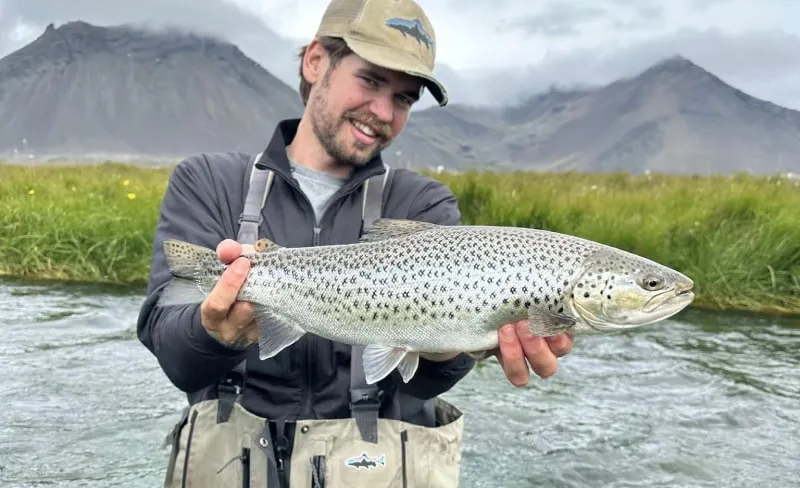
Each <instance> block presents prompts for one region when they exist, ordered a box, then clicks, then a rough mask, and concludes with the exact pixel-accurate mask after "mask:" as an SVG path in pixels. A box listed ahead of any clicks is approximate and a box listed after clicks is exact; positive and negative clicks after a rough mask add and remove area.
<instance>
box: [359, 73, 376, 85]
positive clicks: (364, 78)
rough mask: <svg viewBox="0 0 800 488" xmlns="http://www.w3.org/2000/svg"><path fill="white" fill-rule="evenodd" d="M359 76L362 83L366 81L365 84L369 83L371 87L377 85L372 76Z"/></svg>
mask: <svg viewBox="0 0 800 488" xmlns="http://www.w3.org/2000/svg"><path fill="white" fill-rule="evenodd" d="M359 78H361V81H363V82H364V83H366V84H367V85H369V86H370V87H372V88H375V87H377V86H378V82H377V81H375V80H373V79H372V78H369V77H367V76H359Z"/></svg>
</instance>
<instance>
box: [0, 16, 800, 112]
mask: <svg viewBox="0 0 800 488" xmlns="http://www.w3.org/2000/svg"><path fill="white" fill-rule="evenodd" d="M419 3H420V4H421V5H422V6H423V7H425V8H426V10H427V12H428V14H429V16H430V17H431V20H432V21H433V23H434V27H435V29H436V34H437V40H438V53H439V61H440V62H441V63H442V68H441V71H442V72H443V74H444V75H447V76H446V78H445V79H446V80H448V81H449V80H453V81H452V83H451V85H450V86H449V88H450V91H451V95H452V99H453V101H455V102H458V101H466V102H480V103H484V102H487V101H491V100H493V99H497V97H498V96H500V95H498V94H496V93H495V92H494V91H493V90H496V89H497V88H498V87H503V88H504V89H506V90H508V96H510V97H519V96H525V95H527V94H530V93H535V92H536V91H539V90H543V89H546V87H548V86H549V85H551V84H559V85H565V86H570V85H574V84H598V83H607V82H610V81H613V80H614V79H617V78H619V77H622V76H630V75H634V74H636V73H637V72H639V71H641V70H643V69H646V68H647V67H648V66H649V65H651V64H653V63H655V62H657V61H658V60H659V59H661V58H663V57H666V56H670V55H673V54H682V55H684V56H686V57H688V58H689V59H691V60H692V61H694V62H695V63H697V64H699V65H701V66H702V67H704V68H706V69H708V70H709V71H711V72H713V73H714V74H716V75H717V76H719V77H721V78H722V79H723V80H724V81H726V82H728V83H730V84H732V85H734V86H735V87H737V88H739V89H742V90H744V91H746V92H748V93H749V94H751V95H753V96H757V97H759V98H762V99H765V100H769V101H772V102H774V103H778V104H780V105H783V106H786V107H789V108H794V109H800V22H798V19H800V1H793V0H536V1H531V0H494V1H488V0H419ZM326 4H327V0H302V1H297V0H269V1H258V0H135V1H134V0H113V1H112V0H70V1H65V0H0V56H2V55H5V54H8V53H9V52H10V51H11V50H13V49H16V48H19V47H21V46H22V45H24V44H25V43H27V42H30V41H31V40H33V39H34V38H35V37H36V36H38V35H39V34H40V33H41V30H42V29H43V28H44V26H46V25H47V23H49V22H55V23H56V24H57V25H58V24H61V23H63V22H65V21H68V20H76V19H80V20H85V21H88V22H93V23H100V24H114V23H121V22H127V21H132V22H145V23H150V24H156V23H164V22H168V23H175V22H178V23H180V24H182V25H184V26H186V27H192V28H200V29H204V30H207V31H210V32H213V33H215V34H218V35H221V36H225V37H227V38H228V39H230V40H231V41H233V42H236V43H237V44H239V45H240V46H241V47H242V49H243V51H244V52H245V53H246V54H248V55H250V56H252V57H253V58H254V59H256V60H257V61H258V62H260V63H261V64H262V65H264V66H265V67H266V68H267V69H269V70H270V71H272V72H274V73H276V75H278V76H279V77H281V78H283V79H284V80H286V81H287V82H289V83H290V84H291V85H292V86H295V80H296V78H295V74H294V73H295V71H296V67H295V65H294V62H295V61H294V59H293V58H292V55H293V52H292V51H291V44H290V43H287V42H284V41H283V40H282V39H279V38H277V37H275V36H274V35H273V34H272V33H270V32H269V31H268V30H267V28H268V29H271V30H272V31H273V32H274V33H277V34H278V35H280V36H281V37H283V38H285V39H289V40H291V41H292V43H294V44H296V43H299V42H301V41H306V40H307V39H308V38H309V37H310V36H312V35H313V33H314V30H315V28H316V24H317V22H318V21H319V17H320V15H321V14H322V12H323V10H324V8H325V5H326ZM178 19H183V20H180V21H179V20H178ZM445 65H446V66H445ZM448 68H451V69H453V70H455V71H456V73H452V72H450V70H448ZM428 98H429V97H428ZM428 101H430V100H428Z"/></svg>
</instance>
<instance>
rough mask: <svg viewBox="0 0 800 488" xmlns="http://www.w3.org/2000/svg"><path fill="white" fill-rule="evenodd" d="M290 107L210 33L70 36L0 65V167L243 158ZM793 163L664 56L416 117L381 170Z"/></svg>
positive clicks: (789, 141) (737, 104)
mask: <svg viewBox="0 0 800 488" xmlns="http://www.w3.org/2000/svg"><path fill="white" fill-rule="evenodd" d="M444 74H445V75H446V76H455V75H454V74H453V73H449V72H447V71H446V70H445V72H444ZM302 108H303V107H302V104H301V103H300V99H299V95H298V94H297V92H296V89H295V87H290V86H288V85H286V84H285V83H284V82H282V81H280V80H279V79H278V78H276V77H275V76H274V75H273V74H271V73H270V72H268V71H267V70H265V69H264V68H263V67H262V66H261V65H260V64H258V63H256V62H254V61H253V60H252V59H251V58H249V57H247V56H245V55H244V54H243V53H242V51H241V50H240V49H239V48H238V47H237V46H236V45H234V44H233V43H230V42H228V41H225V40H222V39H218V38H215V37H212V36H208V35H197V34H192V33H187V32H178V31H175V30H167V29H160V30H158V31H156V30H152V29H150V30H144V29H143V28H134V27H131V26H116V27H99V26H94V25H90V24H88V23H85V22H79V21H78V22H68V23H66V24H64V25H62V26H61V27H59V28H55V27H54V26H53V25H52V24H51V25H50V26H48V27H47V28H46V29H45V31H44V32H43V34H42V35H41V36H40V37H39V38H37V39H36V40H35V41H33V42H32V43H30V44H28V45H26V46H24V47H23V48H21V49H19V50H17V51H15V52H13V53H11V54H9V55H8V56H6V57H5V58H2V59H0V117H2V120H3V121H4V123H3V126H2V127H3V130H2V131H0V157H3V156H4V155H6V154H11V153H14V152H17V151H19V152H20V154H21V155H27V154H33V155H34V157H35V158H38V159H43V158H47V157H48V156H66V157H70V156H71V157H73V158H74V157H85V155H87V154H93V155H99V156H102V157H111V158H117V159H118V158H121V157H124V156H128V157H130V158H140V159H147V158H154V157H171V158H173V159H174V158H179V157H185V156H186V155H188V154H193V153H196V152H200V151H230V150H244V151H250V152H255V151H258V150H260V149H261V148H263V146H264V144H265V143H266V141H267V137H268V135H269V133H270V132H271V130H272V127H273V126H274V124H275V122H276V121H277V120H279V119H281V118H285V117H292V116H297V115H299V114H300V113H302ZM798 155H800V112H798V111H793V110H789V109H786V108H783V107H780V106H777V105H774V104H772V103H768V102H765V101H762V100H759V99H756V98H754V97H751V96H749V95H747V94H746V93H743V92H742V91H740V90H737V89H736V88H734V87H732V86H730V85H728V84H726V83H725V82H723V81H722V80H720V79H719V78H717V77H716V76H714V75H713V74H711V73H709V72H707V71H706V70H704V69H703V68H701V67H699V66H697V65H696V64H694V63H692V62H691V61H689V60H688V59H686V58H683V57H680V56H675V57H672V58H668V59H664V60H661V61H660V62H658V63H656V64H654V65H653V66H651V67H650V68H649V69H647V70H645V71H643V72H642V73H639V74H638V75H636V76H633V77H630V78H626V79H621V80H618V81H616V82H614V83H610V84H608V85H605V86H600V87H592V88H581V89H557V88H552V89H550V90H549V91H547V92H544V93H539V94H536V95H533V96H531V97H530V98H528V99H527V100H524V101H523V102H521V103H516V104H513V105H503V106H501V105H498V106H494V107H484V106H480V107H479V106H467V105H463V104H451V105H449V106H447V107H445V108H439V107H433V108H429V109H424V110H415V111H414V112H413V114H412V117H411V119H410V121H409V123H408V125H407V128H406V131H405V132H404V133H403V134H402V135H401V136H400V137H399V139H398V140H397V141H396V142H395V144H394V145H393V146H392V147H391V148H389V150H388V151H387V152H386V156H385V157H386V160H387V161H388V162H389V163H390V164H394V165H398V166H405V167H413V168H435V167H437V166H444V167H447V168H451V169H457V170H463V169H467V168H487V169H515V168H524V169H535V170H553V171H561V170H579V171H617V170H624V171H629V172H634V173H639V172H643V171H647V170H650V171H659V172H669V173H728V172H733V171H751V172H755V173H764V172H786V171H795V172H796V171H798V170H800V156H798Z"/></svg>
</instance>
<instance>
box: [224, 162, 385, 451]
mask: <svg viewBox="0 0 800 488" xmlns="http://www.w3.org/2000/svg"><path fill="white" fill-rule="evenodd" d="M260 158H261V153H259V154H257V155H256V157H255V160H254V164H253V170H252V172H251V173H250V186H249V188H248V190H247V196H246V197H245V203H244V209H243V211H242V214H241V216H240V217H239V223H240V227H239V233H238V235H237V240H238V241H239V242H240V243H242V244H255V242H256V240H257V239H258V227H259V224H261V221H262V218H261V211H262V209H263V208H264V204H265V203H266V201H267V194H268V193H269V190H270V187H271V186H272V181H273V179H274V173H273V172H272V171H271V170H269V169H262V168H259V167H258V166H257V165H256V164H255V163H257V162H258V161H259V159H260ZM384 168H386V171H385V172H384V173H382V174H378V175H375V176H372V177H370V178H369V179H368V180H367V181H365V182H364V199H363V203H362V206H361V232H362V233H363V232H364V230H366V229H369V228H371V227H372V223H373V222H374V221H375V220H376V219H377V218H379V217H380V216H381V215H382V213H383V203H384V202H383V194H384V189H385V188H386V187H387V186H389V184H390V183H391V178H392V176H393V174H394V173H393V172H392V171H391V168H389V167H388V166H386V164H384ZM362 355H363V348H362V347H355V346H354V347H353V348H352V354H351V360H350V410H351V415H352V417H353V418H354V419H355V420H356V424H357V425H358V429H359V431H360V432H361V436H362V438H363V439H364V440H365V441H367V442H372V443H377V442H378V410H379V408H380V402H381V392H380V390H379V389H378V386H377V385H368V384H367V381H366V378H365V376H364V364H363V362H362V361H363V360H362ZM231 373H233V374H228V375H227V376H226V377H224V378H223V380H222V381H221V382H220V383H219V385H218V393H219V407H218V414H217V422H225V421H227V419H228V417H229V416H230V413H231V409H232V408H233V402H234V401H236V399H237V397H238V396H239V395H240V393H241V389H242V387H243V386H244V374H245V369H244V361H242V363H240V364H239V365H237V367H236V368H235V371H234V372H231Z"/></svg>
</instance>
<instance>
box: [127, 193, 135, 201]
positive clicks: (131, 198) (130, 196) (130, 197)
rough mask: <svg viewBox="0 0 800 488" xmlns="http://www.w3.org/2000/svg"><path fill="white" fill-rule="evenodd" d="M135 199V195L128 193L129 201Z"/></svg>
mask: <svg viewBox="0 0 800 488" xmlns="http://www.w3.org/2000/svg"><path fill="white" fill-rule="evenodd" d="M134 198H136V194H135V193H128V200H133V199H134Z"/></svg>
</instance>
